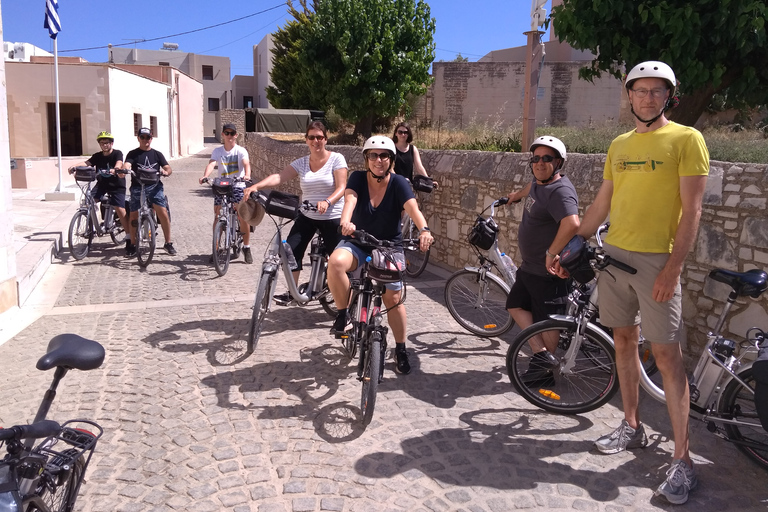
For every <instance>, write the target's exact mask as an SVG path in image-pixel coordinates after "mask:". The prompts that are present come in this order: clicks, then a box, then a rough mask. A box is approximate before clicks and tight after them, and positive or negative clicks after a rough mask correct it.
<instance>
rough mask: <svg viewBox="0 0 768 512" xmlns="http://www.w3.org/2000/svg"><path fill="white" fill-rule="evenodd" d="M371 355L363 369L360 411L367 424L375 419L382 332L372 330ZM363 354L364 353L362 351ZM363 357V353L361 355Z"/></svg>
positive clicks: (365, 424)
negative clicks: (374, 411) (374, 410)
mask: <svg viewBox="0 0 768 512" xmlns="http://www.w3.org/2000/svg"><path fill="white" fill-rule="evenodd" d="M369 350H370V357H368V364H367V365H366V366H365V370H364V371H363V378H362V382H363V386H362V391H361V394H360V412H361V413H362V415H363V425H364V426H367V425H368V424H369V423H370V422H371V420H372V419H373V409H374V408H375V407H376V394H377V393H378V389H379V378H380V376H381V365H382V364H383V361H382V359H381V333H380V332H379V331H378V330H374V331H373V332H371V344H370V347H369ZM361 354H362V353H361ZM361 357H363V355H361Z"/></svg>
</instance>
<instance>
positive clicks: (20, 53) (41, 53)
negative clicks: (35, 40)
mask: <svg viewBox="0 0 768 512" xmlns="http://www.w3.org/2000/svg"><path fill="white" fill-rule="evenodd" d="M32 57H53V54H51V53H48V52H47V51H45V50H43V49H42V48H38V47H37V46H35V45H33V44H29V43H11V42H9V41H3V60H15V61H18V62H29V60H30V59H31V58H32Z"/></svg>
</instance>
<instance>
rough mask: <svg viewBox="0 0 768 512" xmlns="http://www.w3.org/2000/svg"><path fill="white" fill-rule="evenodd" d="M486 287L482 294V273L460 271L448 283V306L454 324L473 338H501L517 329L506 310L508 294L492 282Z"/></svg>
mask: <svg viewBox="0 0 768 512" xmlns="http://www.w3.org/2000/svg"><path fill="white" fill-rule="evenodd" d="M485 283H486V289H485V291H483V290H482V289H481V288H482V283H481V282H480V273H479V272H476V271H473V270H459V271H458V272H456V273H455V274H453V275H452V276H451V277H450V278H449V279H448V281H447V282H446V283H445V305H446V306H447V307H448V311H449V312H450V313H451V316H452V317H453V318H454V320H456V321H457V322H458V323H459V325H461V326H462V327H463V328H464V329H466V330H468V331H469V332H471V333H472V334H475V335H477V336H483V337H491V336H500V335H502V334H504V333H505V332H507V331H509V330H510V329H511V328H512V327H513V326H514V325H515V321H514V319H513V318H512V316H510V314H509V312H508V311H507V308H506V304H507V294H508V293H509V292H508V291H507V290H506V289H505V288H504V287H502V286H501V285H500V284H499V283H498V282H496V281H495V280H493V279H492V278H486V280H485ZM480 297H483V298H482V300H481V299H480ZM478 302H480V304H479V305H478Z"/></svg>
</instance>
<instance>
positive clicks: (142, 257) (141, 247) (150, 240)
mask: <svg viewBox="0 0 768 512" xmlns="http://www.w3.org/2000/svg"><path fill="white" fill-rule="evenodd" d="M156 235H157V233H156V225H155V221H154V220H153V219H152V218H151V217H149V216H141V217H140V219H139V228H138V232H137V233H136V255H137V256H138V258H139V266H141V267H142V268H146V266H147V265H149V264H150V263H152V257H153V256H154V255H155V246H156V245H157V239H156V238H157V237H156Z"/></svg>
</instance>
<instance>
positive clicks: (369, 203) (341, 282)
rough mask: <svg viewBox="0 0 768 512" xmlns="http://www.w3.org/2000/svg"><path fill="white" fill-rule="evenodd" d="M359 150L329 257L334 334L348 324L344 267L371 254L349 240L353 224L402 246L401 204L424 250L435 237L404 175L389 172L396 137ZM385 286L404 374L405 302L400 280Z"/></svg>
mask: <svg viewBox="0 0 768 512" xmlns="http://www.w3.org/2000/svg"><path fill="white" fill-rule="evenodd" d="M363 155H364V156H365V166H366V168H367V171H357V172H353V173H352V175H351V176H350V177H349V179H348V180H347V189H346V190H345V192H344V209H343V210H342V212H341V222H340V224H341V234H342V235H344V237H345V239H344V240H342V241H341V242H340V243H339V245H337V246H336V250H334V251H333V253H332V254H331V256H330V258H329V259H328V288H330V290H331V293H332V294H333V299H334V301H335V302H336V307H337V308H338V314H337V316H336V321H335V322H334V324H333V327H332V328H331V334H334V335H337V334H340V333H343V332H344V329H345V327H346V324H347V306H348V300H349V277H348V276H347V272H352V271H353V270H355V269H356V268H357V267H358V266H359V265H360V264H361V263H363V262H364V261H365V258H366V257H367V256H368V255H369V252H367V251H366V250H365V249H363V248H361V247H359V246H357V245H355V244H354V243H352V242H350V241H349V238H350V236H351V235H352V233H354V231H355V230H357V229H361V230H363V231H366V232H367V233H370V234H371V235H373V236H375V237H376V238H378V239H379V240H391V241H394V242H396V243H397V244H398V246H400V245H401V242H402V234H401V232H400V217H401V214H402V212H403V210H405V211H406V213H408V215H410V217H411V219H413V222H414V224H415V225H416V227H417V228H419V242H420V245H421V250H422V251H426V250H427V249H428V248H429V246H430V245H431V244H432V242H433V241H434V239H433V238H432V234H431V233H430V232H429V228H428V227H427V221H426V219H425V218H424V215H422V213H421V211H420V210H419V205H418V203H416V198H415V197H413V191H412V190H411V187H410V185H409V184H408V181H407V180H406V179H405V178H403V177H402V176H398V175H397V174H395V173H394V172H392V167H393V166H394V157H395V143H394V142H392V139H389V138H387V137H384V136H374V137H371V138H370V139H368V140H367V141H365V145H364V146H363ZM400 250H402V247H400ZM386 288H387V290H386V292H385V293H384V296H383V297H382V300H383V301H384V306H385V307H386V308H387V311H388V312H387V320H388V322H389V327H390V328H391V329H392V336H393V337H394V338H395V363H396V370H397V372H398V373H402V374H407V373H410V371H411V365H410V363H409V362H408V353H407V352H406V350H405V334H406V315H405V306H404V305H403V304H401V303H400V291H401V289H402V283H388V284H387V285H386Z"/></svg>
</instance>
